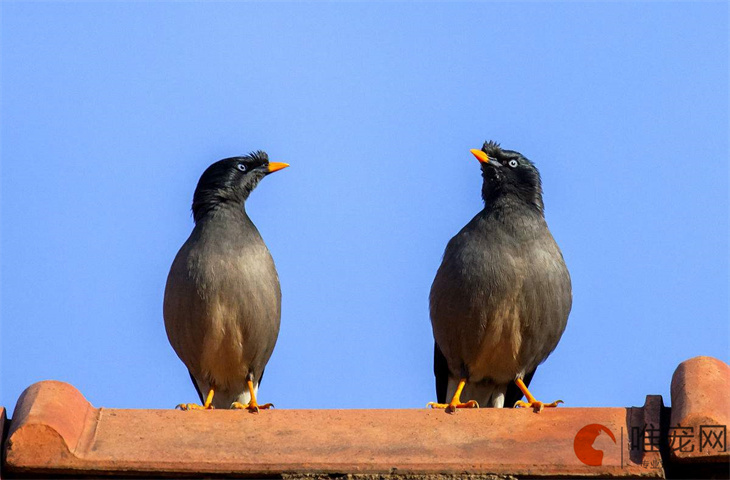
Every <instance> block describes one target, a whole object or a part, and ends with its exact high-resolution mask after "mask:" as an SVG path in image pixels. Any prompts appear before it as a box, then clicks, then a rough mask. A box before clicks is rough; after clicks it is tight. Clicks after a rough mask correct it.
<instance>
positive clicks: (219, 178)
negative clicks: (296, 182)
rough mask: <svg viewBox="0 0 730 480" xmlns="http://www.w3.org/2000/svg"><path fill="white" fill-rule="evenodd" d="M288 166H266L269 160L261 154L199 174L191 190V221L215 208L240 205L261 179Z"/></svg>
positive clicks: (227, 160) (232, 159)
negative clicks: (193, 192)
mask: <svg viewBox="0 0 730 480" xmlns="http://www.w3.org/2000/svg"><path fill="white" fill-rule="evenodd" d="M288 166H289V165H288V164H286V163H278V162H269V156H268V155H267V154H266V152H262V151H261V150H258V151H256V152H251V153H249V154H248V155H244V156H241V157H230V158H224V159H223V160H219V161H217V162H215V163H214V164H212V165H211V166H209V167H208V168H207V169H206V170H205V172H203V175H201V177H200V180H199V181H198V186H197V187H196V188H195V194H194V195H193V216H194V217H195V221H196V222H197V221H198V219H199V218H201V217H202V216H203V215H205V213H207V212H208V211H210V210H211V209H213V208H215V207H216V206H217V205H219V204H222V203H233V204H240V205H243V203H244V202H245V201H246V199H247V198H248V196H249V195H250V194H251V192H252V191H253V189H254V188H256V185H258V183H259V182H260V181H261V179H262V178H264V177H265V176H266V175H268V174H270V173H273V172H276V171H278V170H281V169H282V168H286V167H288Z"/></svg>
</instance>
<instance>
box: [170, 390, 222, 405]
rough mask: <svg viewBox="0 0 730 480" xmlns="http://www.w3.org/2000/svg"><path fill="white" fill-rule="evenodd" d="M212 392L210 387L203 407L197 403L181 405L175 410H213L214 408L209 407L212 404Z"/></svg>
mask: <svg viewBox="0 0 730 480" xmlns="http://www.w3.org/2000/svg"><path fill="white" fill-rule="evenodd" d="M213 390H214V389H213V387H211V388H210V392H208V396H207V397H206V399H205V404H203V405H198V404H197V403H181V404H180V405H178V406H177V407H175V408H179V409H180V410H213V409H214V408H215V407H214V406H213V405H211V404H212V403H213V393H214V391H213Z"/></svg>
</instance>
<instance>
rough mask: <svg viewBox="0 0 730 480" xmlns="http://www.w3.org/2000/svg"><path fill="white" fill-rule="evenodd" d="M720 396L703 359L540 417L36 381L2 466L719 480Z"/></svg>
mask: <svg viewBox="0 0 730 480" xmlns="http://www.w3.org/2000/svg"><path fill="white" fill-rule="evenodd" d="M728 392H730V367H728V365H727V364H725V363H724V362H721V361H720V360H717V359H714V358H711V357H696V358H693V359H691V360H688V361H686V362H683V363H682V364H680V365H679V367H678V368H677V370H676V372H675V374H674V376H673V378H672V385H671V396H672V408H671V409H669V408H667V407H664V405H663V402H662V398H661V397H660V396H654V395H649V396H647V399H646V403H645V404H644V405H643V406H642V407H628V408H565V407H562V406H561V407H559V408H555V409H546V410H544V411H543V412H541V413H539V414H537V413H534V412H532V411H531V410H525V409H465V410H459V411H458V412H457V413H456V414H447V413H445V412H444V411H443V410H431V409H426V408H424V409H403V410H276V409H275V410H265V411H261V412H259V413H249V412H247V411H245V410H244V411H240V410H209V411H178V410H128V409H108V408H96V407H94V406H92V405H91V404H90V403H89V402H88V401H87V400H86V399H85V398H84V396H83V395H82V394H81V393H80V392H79V391H78V390H76V389H75V388H74V387H73V386H71V385H69V384H66V383H62V382H56V381H44V382H39V383H36V384H34V385H32V386H30V387H29V388H28V389H26V391H25V392H24V393H23V394H22V395H21V397H20V399H19V400H18V403H17V405H16V407H15V411H14V413H13V418H12V420H11V421H9V422H3V424H4V425H5V426H6V431H5V434H6V440H5V442H4V461H3V471H2V476H3V478H13V477H23V476H25V477H28V476H30V477H38V476H49V475H53V476H64V475H66V476H70V477H84V476H86V477H95V476H115V477H135V476H137V477H138V476H144V477H147V478H150V477H153V478H158V477H170V476H190V477H210V476H236V477H262V476H267V477H301V476H308V477H309V478H312V477H314V478H317V477H322V478H332V477H341V476H348V475H349V476H352V475H354V476H356V477H357V476H364V477H371V478H372V477H375V478H483V476H489V475H492V476H493V477H492V478H513V477H517V478H537V477H542V478H555V477H569V478H596V477H614V478H639V477H641V478H672V477H674V478H695V477H702V476H706V477H715V478H727V477H728V476H730V469H729V467H728V461H730V454H729V453H728V451H727V441H726V440H727V425H728V423H730V396H729V395H728ZM4 415H5V412H4V410H2V411H0V416H3V417H4ZM480 476H481V477H480Z"/></svg>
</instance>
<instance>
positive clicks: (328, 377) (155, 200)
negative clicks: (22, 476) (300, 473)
mask: <svg viewBox="0 0 730 480" xmlns="http://www.w3.org/2000/svg"><path fill="white" fill-rule="evenodd" d="M0 8H1V10H0V13H1V14H2V36H1V37H0V40H1V47H2V51H1V52H0V53H1V62H2V63H1V65H2V72H1V73H2V78H1V83H2V104H1V105H2V106H1V118H2V129H1V136H2V137H1V148H2V150H1V152H0V153H1V158H2V167H1V168H2V170H1V176H2V199H1V200H2V201H1V205H2V212H1V213H2V233H1V236H2V244H1V247H2V250H1V253H2V303H1V305H2V307H1V314H2V317H1V320H2V323H1V325H2V332H1V334H2V344H1V345H2V372H1V373H2V375H1V378H2V384H1V385H2V393H1V394H0V404H1V405H5V406H6V407H8V408H9V409H10V410H11V411H12V409H13V407H14V405H15V402H16V400H17V398H18V396H19V395H20V393H21V392H22V391H23V389H24V388H26V387H27V386H29V385H31V384H32V383H34V382H36V381H39V380H44V379H57V380H63V381H66V382H70V383H72V384H73V385H75V386H76V387H77V388H79V389H80V390H81V391H82V392H83V394H84V395H85V396H86V397H87V398H88V399H89V400H90V401H91V402H92V403H93V404H94V405H96V406H105V407H122V408H172V407H173V406H174V405H175V404H177V403H180V402H189V401H194V400H196V394H195V391H194V389H193V387H192V384H191V383H190V380H189V378H188V374H187V371H186V369H185V367H184V366H183V364H182V363H181V362H180V361H179V360H178V358H177V357H176V355H175V353H174V352H173V350H172V348H171V347H170V345H169V343H168V341H167V338H166V335H165V330H164V325H163V320H162V298H163V290H164V286H165V280H166V276H167V272H168V269H169V267H170V264H171V262H172V259H173V258H174V256H175V254H176V252H177V250H178V248H179V247H180V245H181V244H182V243H183V242H184V241H185V239H186V238H187V236H188V234H189V233H190V230H191V228H192V226H193V221H192V218H191V215H190V203H191V199H192V193H193V190H194V188H195V184H196V182H197V180H198V178H199V176H200V174H201V173H202V171H203V170H204V169H205V168H206V167H207V166H208V165H209V164H210V163H212V162H213V161H216V160H218V159H220V158H223V157H227V156H232V155H237V154H242V153H246V152H248V151H251V150H255V149H263V150H266V151H267V152H268V153H269V155H270V157H271V159H272V160H275V161H283V162H287V163H290V164H291V168H289V169H287V170H284V171H282V172H279V173H276V174H275V175H272V176H271V177H269V178H267V179H266V180H264V181H263V182H262V184H261V185H260V186H259V188H258V189H257V190H256V191H255V192H254V193H253V195H252V196H251V199H250V201H249V203H248V206H247V208H248V211H249V214H250V216H251V218H252V219H253V221H254V222H255V223H256V225H257V226H258V228H259V230H260V231H261V233H262V235H263V237H264V239H265V240H266V242H267V244H268V246H269V248H270V250H271V252H272V254H273V256H274V259H275V261H276V265H277V267H278V270H279V275H280V278H281V286H282V291H283V318H282V327H281V334H280V337H279V342H278V344H277V346H276V349H275V351H274V354H273V357H272V359H271V361H270V363H269V365H268V368H267V370H266V376H265V377H264V381H263V384H262V388H261V392H260V400H262V401H264V402H274V403H275V404H276V405H277V406H278V407H279V408H309V407H322V408H336V407H343V408H361V407H366V408H389V407H409V408H416V407H423V406H425V404H426V402H428V401H432V400H434V399H435V397H434V395H435V394H434V386H433V375H432V371H431V368H432V365H431V363H432V349H433V343H432V341H433V340H432V335H431V326H430V321H429V317H428V302H427V298H428V293H429V288H430V285H431V281H432V280H433V276H434V274H435V272H436V269H437V267H438V265H439V262H440V260H441V255H442V253H443V249H444V247H445V245H446V242H447V241H448V240H449V238H451V236H453V235H454V234H455V233H456V232H457V231H458V230H459V229H460V228H461V227H462V226H463V225H464V224H465V223H466V222H467V221H468V220H469V219H470V218H471V217H472V216H473V215H474V214H475V213H476V212H477V211H478V210H480V209H481V206H482V204H481V198H480V185H481V178H480V172H479V166H478V164H477V162H476V161H475V159H474V158H473V157H472V156H471V155H470V154H469V149H470V148H475V147H479V146H481V144H482V142H483V141H484V140H487V139H494V140H497V141H499V142H501V143H502V145H503V146H504V147H506V148H510V149H515V150H518V151H520V152H522V153H523V154H525V155H526V156H527V157H528V158H530V159H532V160H533V161H534V162H535V163H536V164H537V165H538V167H539V168H540V170H541V173H542V176H543V184H544V190H545V204H546V216H547V220H548V223H549V225H550V227H551V230H552V232H553V235H554V236H555V237H556V239H557V241H558V243H559V244H560V246H561V248H562V250H563V253H564V256H565V258H566V261H567V263H568V266H569V268H570V271H571V274H572V278H573V295H574V303H573V311H572V314H571V316H570V320H569V323H568V328H567V330H566V332H565V335H564V336H563V339H562V341H561V343H560V345H559V346H558V348H557V350H556V351H555V352H554V353H553V355H552V356H551V357H550V358H549V359H548V360H547V361H546V362H545V363H544V364H543V365H542V366H541V367H540V369H539V370H538V374H537V375H536V377H535V380H534V382H533V391H534V393H535V394H536V396H537V397H538V398H540V399H543V400H546V401H552V400H555V399H556V398H562V399H563V400H565V402H566V405H567V406H631V405H641V404H643V402H644V396H645V395H646V394H661V395H663V396H664V398H665V402H666V403H669V383H670V379H671V375H672V372H673V371H674V369H675V367H676V366H677V364H678V363H680V362H681V361H683V360H685V359H687V358H690V357H693V356H696V355H711V356H715V357H719V358H721V359H722V360H724V361H728V360H730V355H729V353H728V351H729V342H728V340H729V338H730V330H729V328H730V327H729V325H730V322H729V321H728V318H729V312H728V310H729V305H728V285H729V279H728V270H729V265H728V261H729V255H728V231H729V225H728V223H729V220H728V218H729V215H728V213H729V212H728V182H729V176H728V158H729V155H728V154H729V146H728V131H730V128H729V124H728V123H729V122H728V111H729V98H728V95H729V94H728V91H729V90H728V86H729V85H728V83H729V82H728V71H729V65H728V4H727V3H726V2H715V3H712V2H705V3H699V2H668V3H654V2H652V3H649V2H636V3H632V2H618V3H613V2H612V3H602V4H595V3H573V2H556V3H546V4H542V3H523V2H517V3H493V2H467V3H453V2H444V3H432V2H429V3H419V4H416V3H398V4H386V3H380V2H377V3H376V2H372V3H366V2H363V3H349V2H348V3H296V4H293V3H281V2H275V3H270V4H260V3H232V2H225V3H203V2H159V3H145V2H130V3H89V2H53V3H37V2H33V3H30V2H5V1H4V2H3V3H2V7H0Z"/></svg>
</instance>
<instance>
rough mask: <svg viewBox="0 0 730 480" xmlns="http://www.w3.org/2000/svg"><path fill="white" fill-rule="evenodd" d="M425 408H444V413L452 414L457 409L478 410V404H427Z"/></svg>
mask: <svg viewBox="0 0 730 480" xmlns="http://www.w3.org/2000/svg"><path fill="white" fill-rule="evenodd" d="M426 406H427V407H431V408H444V409H446V413H454V412H456V409H457V408H479V404H478V403H477V401H476V400H469V401H468V402H466V403H460V402H451V403H436V402H428V404H426Z"/></svg>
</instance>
